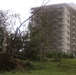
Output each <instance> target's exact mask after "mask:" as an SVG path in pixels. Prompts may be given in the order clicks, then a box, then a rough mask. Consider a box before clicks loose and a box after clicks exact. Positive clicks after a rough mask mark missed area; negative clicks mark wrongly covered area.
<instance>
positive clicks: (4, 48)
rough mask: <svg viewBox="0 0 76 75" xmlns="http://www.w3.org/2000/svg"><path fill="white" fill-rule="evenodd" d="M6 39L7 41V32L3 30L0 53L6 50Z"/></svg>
mask: <svg viewBox="0 0 76 75" xmlns="http://www.w3.org/2000/svg"><path fill="white" fill-rule="evenodd" d="M6 41H7V34H6V32H4V34H3V43H2V53H5V52H6Z"/></svg>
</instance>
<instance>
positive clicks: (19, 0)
mask: <svg viewBox="0 0 76 75" xmlns="http://www.w3.org/2000/svg"><path fill="white" fill-rule="evenodd" d="M47 1H48V0H44V3H46V2H47ZM42 2H43V0H0V10H12V11H14V12H16V13H20V15H22V16H21V18H22V19H21V21H24V20H25V19H27V18H28V17H29V14H30V9H31V8H32V7H36V6H40V5H41V4H42ZM58 3H75V4H76V0H50V2H49V3H48V4H58ZM17 25H19V24H17ZM15 28H16V27H15ZM23 28H24V27H23ZM26 28H27V25H26Z"/></svg>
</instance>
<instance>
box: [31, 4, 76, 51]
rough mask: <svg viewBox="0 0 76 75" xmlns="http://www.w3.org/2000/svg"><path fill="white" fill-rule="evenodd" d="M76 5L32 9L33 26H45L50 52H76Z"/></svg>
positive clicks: (54, 5)
mask: <svg viewBox="0 0 76 75" xmlns="http://www.w3.org/2000/svg"><path fill="white" fill-rule="evenodd" d="M75 7H76V5H75V4H73V3H70V4H69V3H68V4H67V3H62V4H53V5H47V6H41V7H35V8H32V14H34V13H35V12H36V11H38V10H39V11H38V12H37V14H35V15H34V16H33V18H32V24H33V26H36V25H40V26H41V25H42V22H44V23H43V25H45V26H46V28H45V34H46V35H45V36H46V39H47V41H48V42H47V43H48V48H47V49H48V50H49V51H64V52H76V8H75Z"/></svg>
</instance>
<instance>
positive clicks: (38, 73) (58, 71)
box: [0, 59, 76, 75]
mask: <svg viewBox="0 0 76 75" xmlns="http://www.w3.org/2000/svg"><path fill="white" fill-rule="evenodd" d="M34 64H35V65H36V70H29V71H28V72H27V71H25V72H15V71H13V72H1V73H0V75H76V59H63V60H62V61H61V62H53V61H47V62H34Z"/></svg>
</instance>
